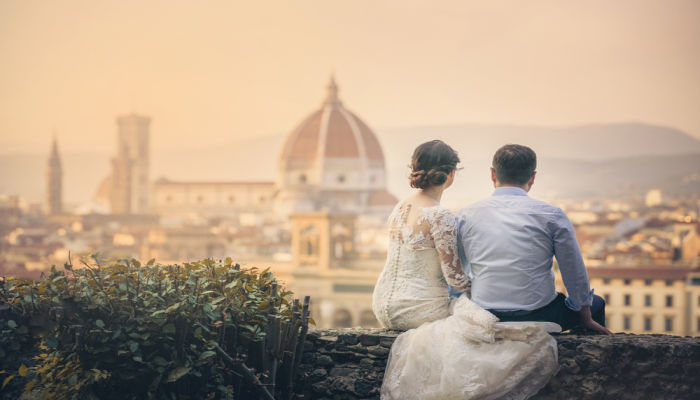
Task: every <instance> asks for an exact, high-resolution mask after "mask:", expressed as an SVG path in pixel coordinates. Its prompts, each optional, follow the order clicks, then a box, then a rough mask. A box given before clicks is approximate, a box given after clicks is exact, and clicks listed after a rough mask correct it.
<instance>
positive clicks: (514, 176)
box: [492, 144, 537, 186]
mask: <svg viewBox="0 0 700 400" xmlns="http://www.w3.org/2000/svg"><path fill="white" fill-rule="evenodd" d="M492 166H493V169H494V170H495V171H496V179H498V181H499V182H500V183H505V184H509V185H518V186H522V185H524V184H526V183H527V181H528V180H530V176H531V175H532V173H533V172H535V169H536V168H537V155H536V154H535V152H534V151H532V149H531V148H529V147H526V146H521V145H519V144H507V145H505V146H503V147H501V148H500V149H498V151H497V152H496V154H494V156H493V164H492Z"/></svg>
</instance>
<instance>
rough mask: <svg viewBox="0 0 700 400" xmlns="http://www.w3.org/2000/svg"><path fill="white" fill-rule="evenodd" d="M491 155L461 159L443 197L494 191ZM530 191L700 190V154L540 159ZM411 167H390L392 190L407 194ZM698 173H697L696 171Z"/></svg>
mask: <svg viewBox="0 0 700 400" xmlns="http://www.w3.org/2000/svg"><path fill="white" fill-rule="evenodd" d="M490 166H491V163H490V160H467V162H465V163H463V167H464V169H463V170H461V171H460V172H459V173H458V175H457V179H456V180H455V183H454V187H453V188H452V189H450V190H448V191H447V192H446V193H445V197H444V199H445V200H444V201H443V203H444V204H445V205H446V206H448V207H450V208H459V207H461V206H464V205H467V204H470V203H472V202H474V201H477V200H479V199H482V198H484V197H487V196H489V195H490V194H491V192H492V191H493V184H492V182H491V179H490V170H489V168H490ZM537 170H538V173H537V177H536V180H535V186H533V189H532V191H531V192H530V194H531V195H532V196H533V197H536V198H539V199H542V200H551V199H562V198H568V199H571V198H573V199H590V198H596V197H597V198H618V199H628V198H629V196H630V193H631V192H632V193H634V194H635V195H636V196H638V197H641V196H643V195H644V194H646V192H647V191H649V190H651V189H657V188H658V189H663V190H664V192H665V194H666V195H667V196H669V197H674V196H679V195H692V194H700V154H685V155H673V156H650V157H633V158H624V159H614V160H604V161H582V160H563V159H552V158H544V159H540V160H539V163H538V167H537ZM406 173H407V168H405V167H404V168H394V169H392V170H390V174H391V175H392V178H390V190H392V192H393V193H395V194H396V195H397V196H399V197H402V196H406V195H408V194H409V193H410V192H411V189H410V188H409V187H408V185H407V184H406V183H405V182H406V180H405V179H404V178H403V177H404V176H405V174H406ZM693 174H695V176H693Z"/></svg>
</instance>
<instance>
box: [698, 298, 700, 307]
mask: <svg viewBox="0 0 700 400" xmlns="http://www.w3.org/2000/svg"><path fill="white" fill-rule="evenodd" d="M698 306H700V296H698Z"/></svg>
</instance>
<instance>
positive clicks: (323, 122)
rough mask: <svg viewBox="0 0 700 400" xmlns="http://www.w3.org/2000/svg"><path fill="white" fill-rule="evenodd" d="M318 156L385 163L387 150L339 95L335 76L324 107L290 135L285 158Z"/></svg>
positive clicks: (299, 159) (284, 152) (292, 160)
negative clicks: (348, 108)
mask: <svg viewBox="0 0 700 400" xmlns="http://www.w3.org/2000/svg"><path fill="white" fill-rule="evenodd" d="M317 157H322V158H335V159H349V158H359V159H366V160H368V161H370V162H375V163H376V162H379V163H381V164H382V165H383V164H384V153H383V152H382V148H381V146H380V144H379V141H378V140H377V137H376V136H375V135H374V132H372V130H371V129H370V128H369V127H368V126H367V124H365V123H364V122H363V121H362V120H361V119H360V118H358V117H357V116H356V115H355V114H353V113H352V112H350V111H348V110H347V109H345V107H343V104H342V103H341V101H340V100H339V99H338V86H337V85H336V84H335V80H334V79H333V78H331V82H330V84H329V85H328V98H327V99H326V101H325V102H324V103H323V107H322V108H321V109H320V110H318V111H315V112H314V113H312V114H311V115H310V116H309V117H307V118H306V119H305V120H304V121H303V122H302V123H301V124H300V125H299V126H298V127H297V128H296V129H295V130H294V131H293V132H292V134H290V135H289V137H288V138H287V143H286V144H285V146H284V148H283V151H282V161H283V162H295V161H297V162H298V161H302V162H303V161H313V160H315V159H316V158H317Z"/></svg>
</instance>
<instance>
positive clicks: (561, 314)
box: [496, 293, 605, 332]
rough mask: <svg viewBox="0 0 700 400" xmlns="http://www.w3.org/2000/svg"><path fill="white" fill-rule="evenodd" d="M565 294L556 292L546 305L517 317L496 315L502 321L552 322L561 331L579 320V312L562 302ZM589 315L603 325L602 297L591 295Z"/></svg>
mask: <svg viewBox="0 0 700 400" xmlns="http://www.w3.org/2000/svg"><path fill="white" fill-rule="evenodd" d="M565 300H566V296H565V295H564V294H563V293H557V297H556V298H555V299H554V300H553V301H552V302H551V303H549V304H547V305H546V306H544V307H542V308H541V309H538V310H536V311H535V312H533V313H532V314H527V315H522V316H518V317H513V316H507V315H499V314H496V316H497V317H498V318H499V319H500V320H501V321H503V322H508V321H538V322H554V323H555V324H559V326H561V330H562V332H564V331H568V330H570V329H574V328H577V326H578V322H579V314H578V312H577V311H573V310H572V309H570V308H569V307H567V306H566V304H564V301H565ZM591 316H592V317H593V321H595V322H597V323H599V324H600V325H602V326H605V300H603V298H602V297H600V296H596V295H593V305H591Z"/></svg>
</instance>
